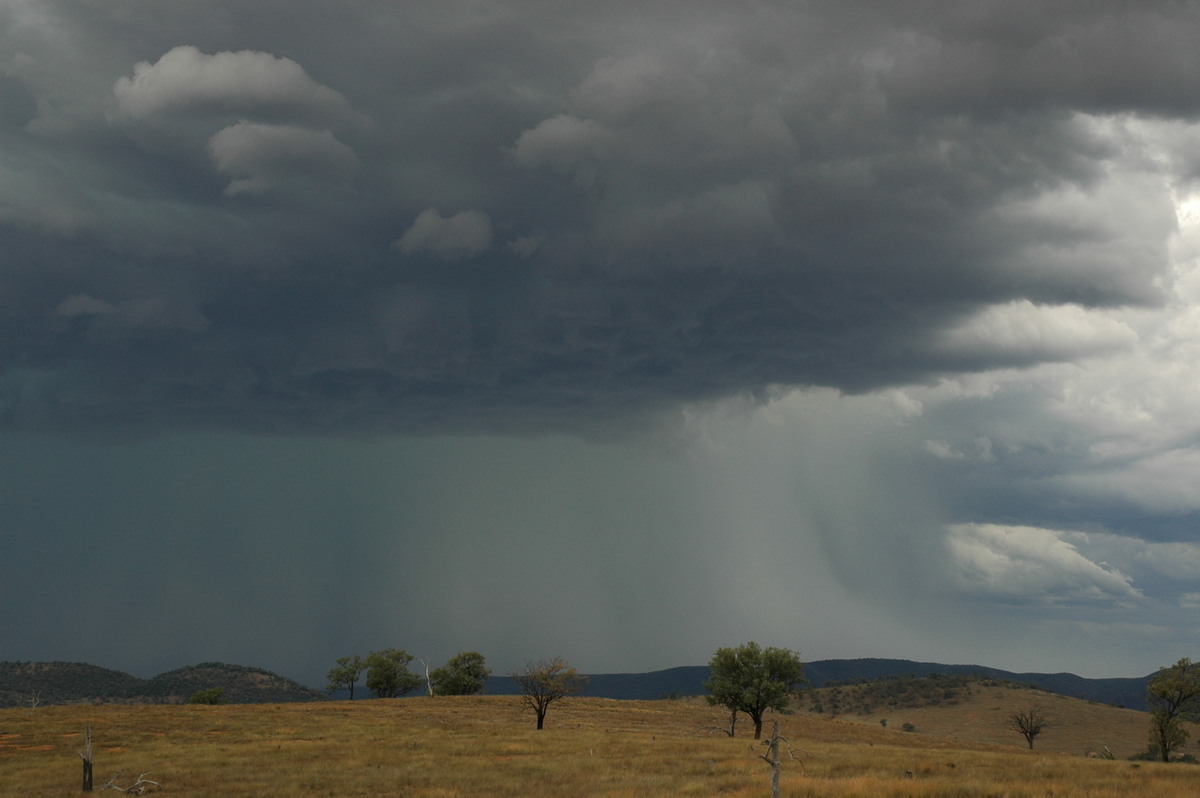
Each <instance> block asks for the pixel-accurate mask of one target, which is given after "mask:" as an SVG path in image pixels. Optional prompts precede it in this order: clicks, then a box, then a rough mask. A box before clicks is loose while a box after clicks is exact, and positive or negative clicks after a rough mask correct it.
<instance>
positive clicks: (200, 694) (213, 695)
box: [188, 687, 225, 704]
mask: <svg viewBox="0 0 1200 798" xmlns="http://www.w3.org/2000/svg"><path fill="white" fill-rule="evenodd" d="M188 703H189V704H224V703H225V688H224V687H210V688H208V689H207V690H197V691H196V692H194V693H192V697H191V698H189V699H188Z"/></svg>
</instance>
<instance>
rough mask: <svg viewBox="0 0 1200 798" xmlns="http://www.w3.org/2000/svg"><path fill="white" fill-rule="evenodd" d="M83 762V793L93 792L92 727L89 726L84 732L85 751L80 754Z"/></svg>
mask: <svg viewBox="0 0 1200 798" xmlns="http://www.w3.org/2000/svg"><path fill="white" fill-rule="evenodd" d="M79 758H80V759H82V760H83V791H84V792H91V791H92V726H91V724H88V725H87V727H86V728H85V729H84V730H83V750H82V751H80V752H79Z"/></svg>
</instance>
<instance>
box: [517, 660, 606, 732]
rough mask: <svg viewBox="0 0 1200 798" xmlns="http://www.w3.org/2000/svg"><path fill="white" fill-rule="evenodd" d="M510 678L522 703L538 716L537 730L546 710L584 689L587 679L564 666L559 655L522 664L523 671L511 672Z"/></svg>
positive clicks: (564, 663)
mask: <svg viewBox="0 0 1200 798" xmlns="http://www.w3.org/2000/svg"><path fill="white" fill-rule="evenodd" d="M512 678H513V681H515V682H516V683H517V686H518V687H520V688H521V698H522V700H524V702H525V706H527V707H529V708H530V709H532V710H533V711H534V713H535V714H536V715H537V727H538V728H539V729H540V728H542V725H543V724H544V723H545V720H546V710H548V709H549V708H550V705H551V704H552V703H554V702H555V701H557V700H559V699H560V698H566V697H567V696H569V695H575V694H576V693H580V692H582V691H583V688H584V687H585V686H586V685H587V682H588V678H587V677H586V676H581V675H580V674H579V673H578V672H576V670H575V669H574V668H572V667H570V666H569V665H567V662H566V660H564V659H563V658H562V657H554V658H553V659H543V660H538V661H537V662H527V663H525V670H523V671H521V672H520V673H514V674H512Z"/></svg>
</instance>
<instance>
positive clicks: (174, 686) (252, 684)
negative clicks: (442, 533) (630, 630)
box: [0, 659, 1150, 709]
mask: <svg viewBox="0 0 1200 798" xmlns="http://www.w3.org/2000/svg"><path fill="white" fill-rule="evenodd" d="M804 670H805V675H806V676H807V677H808V680H809V681H808V685H807V686H808V687H809V688H820V687H823V686H825V685H829V684H838V683H849V682H856V681H871V680H876V679H882V678H887V677H895V676H929V675H932V674H938V675H944V676H963V675H976V676H981V677H988V678H992V679H999V680H1003V681H1009V682H1017V683H1023V684H1031V685H1035V686H1037V687H1041V688H1043V689H1045V690H1049V691H1051V692H1054V693H1058V694H1060V695H1066V696H1072V697H1075V698H1082V699H1084V700H1086V701H1095V702H1099V703H1104V704H1111V705H1113V706H1118V707H1122V706H1123V707H1129V708H1130V709H1145V706H1146V684H1147V683H1148V681H1149V679H1150V677H1149V676H1143V677H1140V678H1113V679H1085V678H1083V677H1081V676H1076V675H1075V674H1072V673H1014V672H1012V671H1004V670H1000V669H998V668H988V667H985V666H982V665H947V664H944V663H936V662H916V661H913V660H903V659H828V660H817V661H814V662H808V663H805V665H804ZM708 675H709V674H708V666H707V665H690V666H681V667H676V668H668V669H666V670H660V671H651V672H648V673H598V674H592V675H591V676H590V679H591V681H590V682H589V684H588V686H587V689H586V690H585V691H584V695H587V696H591V697H595V698H616V699H623V700H654V699H658V698H664V697H678V696H694V695H703V694H704V692H705V690H704V682H705V680H706V679H708ZM210 687H221V688H222V689H223V690H224V691H225V699H226V700H227V701H230V702H233V703H265V702H271V703H274V702H290V701H318V700H323V699H325V698H327V696H326V694H325V693H324V692H322V691H319V690H315V689H312V688H310V687H305V686H304V685H301V684H299V683H297V682H295V681H293V680H291V679H288V678H285V677H283V676H280V675H278V674H275V673H271V672H270V671H265V670H262V669H260V668H249V667H244V666H240V665H228V664H224V663H214V662H206V663H201V664H199V665H192V666H188V667H186V668H179V669H176V670H173V671H169V672H167V673H163V674H159V675H158V676H155V677H153V678H151V679H139V678H137V677H135V676H131V675H129V674H127V673H121V672H120V671H114V670H109V669H107V668H100V667H97V666H95V665H87V664H84V663H77V662H0V707H13V706H29V704H30V701H31V700H32V699H33V697H34V695H35V693H36V695H37V698H38V700H39V701H40V702H41V703H43V704H70V703H108V702H128V703H179V702H181V701H186V700H187V698H188V697H189V696H191V695H192V693H195V692H196V691H197V690H204V689H207V688H210ZM365 692H366V691H365V690H363V691H362V693H363V694H365ZM487 692H488V693H491V694H493V695H514V694H516V693H519V692H520V690H519V689H518V688H517V686H516V684H515V683H514V682H513V680H512V678H511V677H509V676H493V677H492V678H490V679H489V680H488V684H487ZM333 697H334V698H345V697H346V693H345V691H341V692H337V693H334V695H333Z"/></svg>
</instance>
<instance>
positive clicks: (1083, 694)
mask: <svg viewBox="0 0 1200 798" xmlns="http://www.w3.org/2000/svg"><path fill="white" fill-rule="evenodd" d="M932 674H938V675H944V676H970V675H975V676H986V677H989V678H992V679H1000V680H1003V681H1009V682H1018V683H1021V684H1031V685H1036V686H1037V687H1041V688H1043V689H1045V690H1049V691H1051V692H1053V693H1058V694H1060V695H1066V696H1072V697H1074V698H1082V699H1084V700H1085V701H1097V702H1100V703H1103V704H1112V705H1113V706H1118V707H1129V708H1130V709H1145V708H1146V685H1147V683H1148V682H1149V680H1150V676H1143V677H1138V678H1113V679H1086V678H1084V677H1082V676H1076V675H1075V674H1073V673H1014V672H1012V671H1004V670H1000V669H999V668H988V667H985V666H983V665H947V664H944V663H938V662H915V661H913V660H906V659H826V660H817V661H814V662H806V663H805V664H804V675H805V677H806V678H807V679H808V684H807V685H806V686H807V687H809V688H819V687H823V686H825V685H827V684H834V683H839V682H855V681H870V680H875V679H882V678H885V677H891V676H929V675H932ZM590 678H591V681H590V682H589V683H588V686H587V689H586V690H584V695H588V696H595V697H597V698H619V699H641V700H651V699H655V698H663V697H667V696H689V695H703V694H704V693H705V690H704V682H705V680H707V679H708V666H707V665H693V666H684V667H678V668H669V669H667V670H661V671H652V672H650V673H600V674H593V675H592V676H591V677H590ZM488 692H489V693H493V694H496V695H512V694H514V693H518V692H520V691H519V690H518V689H517V686H516V684H515V683H513V681H512V679H511V678H509V677H507V676H493V677H492V678H491V679H489V680H488Z"/></svg>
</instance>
